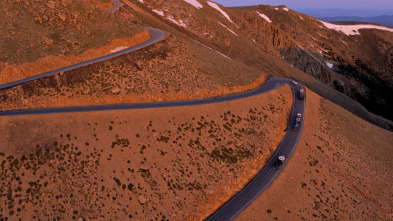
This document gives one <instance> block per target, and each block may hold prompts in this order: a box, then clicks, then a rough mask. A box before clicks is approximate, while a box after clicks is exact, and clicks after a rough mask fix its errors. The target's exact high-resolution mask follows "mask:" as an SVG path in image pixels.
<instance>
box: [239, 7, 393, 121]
mask: <svg viewBox="0 0 393 221" xmlns="http://www.w3.org/2000/svg"><path fill="white" fill-rule="evenodd" d="M234 10H235V11H236V12H237V14H238V15H239V17H242V18H243V19H244V20H245V21H246V22H247V23H249V24H250V25H251V26H252V27H253V28H254V29H255V30H258V35H257V36H258V37H257V39H258V40H257V42H258V44H259V45H260V47H261V49H262V50H263V51H265V52H267V53H269V54H272V55H275V56H281V57H282V58H283V59H284V60H285V61H287V62H288V63H289V64H291V65H292V66H294V67H296V68H298V69H300V70H301V71H303V72H305V73H307V74H309V75H311V76H313V77H314V78H316V79H318V80H320V81H322V82H324V83H325V84H327V85H329V86H331V87H333V88H334V89H336V90H338V91H340V92H342V93H344V94H346V95H348V96H349V97H351V98H352V99H354V100H356V101H358V102H360V103H361V104H362V105H363V106H364V107H366V108H367V109H368V110H369V111H371V112H373V113H375V114H377V115H380V116H383V117H385V118H387V119H390V120H393V113H392V112H391V111H389V110H392V109H393V98H391V97H390V96H386V95H388V94H393V68H392V66H393V61H392V57H393V55H392V45H393V33H392V32H389V31H380V30H374V29H360V30H359V33H360V35H346V34H344V33H342V32H338V31H336V30H332V29H328V28H327V27H325V26H324V25H323V24H322V23H321V22H320V21H319V20H317V19H314V18H312V17H309V16H307V15H303V14H300V13H297V12H295V11H286V10H285V9H283V8H282V7H277V10H276V9H273V7H270V6H256V7H244V8H237V9H234ZM255 12H259V13H263V15H267V17H269V18H270V19H271V20H272V22H271V23H269V22H267V21H266V20H264V19H261V18H260V17H261V16H259V15H258V13H255ZM248 34H250V36H252V35H253V33H251V32H248ZM389 47H390V48H389ZM277 52H278V53H277Z"/></svg>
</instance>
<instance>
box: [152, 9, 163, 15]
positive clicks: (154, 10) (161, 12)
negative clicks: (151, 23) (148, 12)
mask: <svg viewBox="0 0 393 221" xmlns="http://www.w3.org/2000/svg"><path fill="white" fill-rule="evenodd" d="M153 12H155V13H157V14H158V15H161V16H164V12H163V11H159V10H156V9H153Z"/></svg>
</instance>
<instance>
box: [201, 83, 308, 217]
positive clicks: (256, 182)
mask: <svg viewBox="0 0 393 221" xmlns="http://www.w3.org/2000/svg"><path fill="white" fill-rule="evenodd" d="M279 82H281V83H288V84H290V80H289V79H280V80H279ZM290 85H291V84H290ZM291 87H292V91H293V96H294V97H293V101H294V102H293V105H292V111H291V114H290V118H289V124H288V128H287V133H286V134H285V136H284V139H283V140H282V141H281V143H280V145H279V146H278V148H277V150H276V151H275V152H274V154H273V156H272V157H271V159H270V160H269V162H268V163H267V164H266V165H265V166H264V167H263V169H262V170H261V171H259V172H258V174H257V175H256V176H255V177H254V178H253V179H252V180H251V181H250V182H249V183H248V184H247V185H246V186H245V187H244V188H243V189H241V190H240V191H239V192H238V193H237V194H236V195H234V196H233V197H232V198H231V199H230V200H229V201H227V202H226V203H225V204H224V205H223V206H221V207H220V208H219V209H218V210H217V211H216V212H215V213H213V214H212V215H211V216H210V217H208V218H207V221H213V220H214V221H218V220H220V221H221V220H222V221H224V220H232V219H234V218H235V217H236V216H237V215H238V214H239V213H240V212H241V211H243V209H245V208H246V207H247V206H248V205H249V204H251V202H252V201H254V200H255V199H256V198H257V197H258V196H259V195H260V194H261V193H262V192H263V191H264V190H265V189H266V188H267V187H268V186H269V185H270V183H271V182H272V181H273V180H274V179H275V178H276V177H277V175H278V174H279V173H280V171H281V170H282V169H283V168H284V167H285V164H286V163H287V162H288V159H289V157H290V156H291V155H292V152H293V151H294V149H295V147H296V144H297V142H298V141H299V138H300V135H301V133H302V130H303V122H304V115H305V114H304V113H305V108H306V102H305V100H299V99H298V96H299V90H300V89H302V88H303V86H301V85H291ZM298 113H300V114H302V121H301V125H300V128H299V130H298V131H297V132H295V131H294V130H293V127H294V124H295V118H296V115H297V114H298ZM278 156H285V157H286V160H285V162H284V165H283V166H282V167H281V168H280V169H278V170H275V169H273V166H274V164H275V163H276V161H277V159H278Z"/></svg>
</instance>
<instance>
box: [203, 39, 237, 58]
mask: <svg viewBox="0 0 393 221" xmlns="http://www.w3.org/2000/svg"><path fill="white" fill-rule="evenodd" d="M196 43H198V44H200V45H202V46H203V47H205V48H207V49H210V50H212V51H214V52H216V53H217V54H219V55H221V56H223V57H225V58H228V59H231V58H230V57H228V56H226V55H225V54H223V53H221V52H219V51H216V50H214V49H213V48H211V47H209V46H207V45H204V44H202V43H200V42H199V41H196Z"/></svg>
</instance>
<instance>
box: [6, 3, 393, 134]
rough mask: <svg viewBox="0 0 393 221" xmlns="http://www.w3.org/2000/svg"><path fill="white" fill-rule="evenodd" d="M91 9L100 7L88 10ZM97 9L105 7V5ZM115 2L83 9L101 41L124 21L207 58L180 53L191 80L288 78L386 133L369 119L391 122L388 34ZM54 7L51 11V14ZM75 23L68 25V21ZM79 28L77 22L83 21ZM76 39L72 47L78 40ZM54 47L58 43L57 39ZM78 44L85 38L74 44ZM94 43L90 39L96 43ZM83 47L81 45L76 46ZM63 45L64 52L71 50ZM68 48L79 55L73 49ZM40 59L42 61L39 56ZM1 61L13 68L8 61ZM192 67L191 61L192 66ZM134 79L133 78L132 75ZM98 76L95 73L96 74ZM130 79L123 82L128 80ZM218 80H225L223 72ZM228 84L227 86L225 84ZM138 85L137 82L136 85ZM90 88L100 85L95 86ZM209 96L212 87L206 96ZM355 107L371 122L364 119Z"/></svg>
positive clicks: (258, 10)
mask: <svg viewBox="0 0 393 221" xmlns="http://www.w3.org/2000/svg"><path fill="white" fill-rule="evenodd" d="M93 2H95V3H96V4H97V5H99V6H100V7H97V6H91V5H92V3H93ZM103 2H106V3H105V4H104V3H103ZM122 2H123V3H124V4H123V6H122V7H120V8H119V10H117V11H116V12H115V13H114V14H115V15H110V14H109V13H108V10H107V9H108V8H110V7H111V6H110V5H109V4H110V1H89V2H86V3H84V5H85V7H88V6H91V7H93V9H95V10H93V12H96V13H95V14H94V15H96V16H93V14H92V16H89V18H90V17H93V18H96V19H98V20H101V19H103V20H105V21H110V22H109V23H108V24H107V25H105V24H106V23H104V25H100V26H99V27H98V26H94V25H91V24H90V23H89V24H90V25H91V26H92V27H95V28H96V29H99V30H97V32H99V31H102V33H106V34H107V33H108V31H106V28H107V29H110V27H111V25H110V24H112V23H113V20H116V19H118V20H116V21H118V23H115V26H114V27H112V29H114V30H116V31H114V30H113V31H112V33H113V34H112V35H116V36H117V37H119V36H124V35H127V31H126V30H128V29H124V28H121V29H119V28H116V27H120V26H124V27H127V26H126V25H125V24H123V23H122V22H123V21H125V20H127V21H133V23H131V24H134V23H135V24H140V25H144V26H152V27H157V28H161V29H162V30H166V31H168V32H169V33H171V35H172V36H171V38H172V39H171V41H172V42H175V45H173V46H171V48H174V47H176V46H179V47H181V48H190V47H191V48H195V44H197V45H199V46H200V48H199V49H198V51H200V53H201V54H207V53H208V54H209V55H208V56H199V55H198V53H199V52H196V51H195V50H188V52H184V53H192V54H195V55H196V57H197V58H196V60H198V62H199V63H200V64H198V65H197V66H199V67H200V68H195V67H194V66H195V65H186V66H189V67H188V68H186V69H185V70H190V71H191V70H192V71H193V72H195V73H194V74H196V75H198V76H202V77H203V78H211V77H212V76H213V75H217V76H219V77H218V78H217V77H213V79H212V80H213V82H214V81H216V82H214V83H217V84H219V85H221V86H225V85H224V83H225V84H227V85H228V84H231V85H244V84H248V83H250V81H252V80H253V79H254V80H255V79H256V78H258V76H259V74H260V73H261V72H263V73H267V74H271V75H281V76H285V77H292V78H295V79H297V80H299V81H301V82H302V83H305V84H306V85H307V86H309V87H310V88H311V89H312V90H314V91H316V92H317V93H318V94H320V95H321V96H323V97H325V98H328V99H330V100H332V101H333V102H335V103H337V104H339V105H341V106H343V107H345V108H346V109H348V110H350V111H352V112H353V113H356V114H357V115H358V116H360V117H362V118H364V119H367V120H369V121H370V122H373V123H374V124H377V125H379V126H382V127H384V128H387V129H391V128H393V123H392V122H391V121H386V120H385V119H382V118H380V117H378V116H376V115H379V116H383V117H385V118H387V119H390V120H392V119H393V116H392V115H391V111H389V110H391V109H392V108H393V101H392V100H391V98H390V97H388V96H386V94H391V93H392V90H393V86H392V85H393V83H392V75H391V73H392V70H393V67H392V65H393V62H392V60H393V58H392V50H391V49H389V48H390V47H392V45H393V40H392V39H393V38H392V35H393V33H392V32H390V31H391V29H388V28H386V27H382V26H380V27H379V28H380V29H386V30H376V29H359V28H356V27H352V28H351V27H348V26H339V25H333V24H329V23H323V22H321V21H319V20H317V19H315V18H312V17H309V16H307V15H304V14H301V13H298V12H295V11H292V10H290V9H287V8H286V7H285V6H279V7H272V6H256V7H243V8H225V7H223V6H221V5H218V4H216V3H214V2H211V1H206V0H173V1H164V0H157V1H139V0H133V1H129V0H124V1H122ZM15 4H16V3H15ZM34 4H36V5H40V4H41V5H44V6H45V8H48V9H47V10H48V11H49V12H50V10H52V11H53V13H58V12H56V11H59V10H58V9H59V8H62V9H63V8H67V10H70V11H71V10H72V11H77V10H78V7H79V6H78V7H76V6H77V5H80V4H81V3H80V4H79V3H68V2H67V1H62V2H58V3H56V4H57V5H55V6H52V4H51V3H45V4H44V3H43V2H35V3H34ZM89 4H90V5H89ZM11 5H12V4H11ZM18 5H26V3H23V2H20V3H18ZM48 5H49V6H48ZM86 5H87V6H86ZM74 6H75V7H76V8H74ZM8 7H10V6H8ZM20 7H21V6H20ZM53 7H54V9H51V8H53ZM104 7H106V11H105V10H101V9H102V8H104ZM25 8H26V7H25ZM26 10H27V9H26ZM9 11H12V10H9ZM73 13H74V12H73ZM74 14H75V13H74ZM40 16H41V17H44V15H37V16H35V17H37V18H36V19H38V21H35V22H34V24H35V25H38V26H39V27H41V26H42V24H46V23H48V25H49V26H50V24H51V23H50V21H46V20H45V19H40V18H41V17H40ZM67 16H68V17H67V18H73V17H75V16H73V15H72V13H71V14H70V15H67ZM81 16H86V14H83V15H80V17H77V18H82V17H81ZM35 17H34V18H35ZM47 17H48V16H47ZM50 17H51V16H50ZM54 17H56V16H54ZM57 17H58V16H57ZM57 17H56V18H57ZM51 18H52V17H51ZM83 18H84V17H83ZM53 19H54V18H53ZM33 20H34V19H33ZM74 20H75V18H74V19H73V20H72V21H74ZM80 20H81V21H84V20H86V19H80ZM59 21H60V20H59ZM67 21H71V20H68V19H66V20H65V21H64V22H66V23H67ZM77 21H78V20H77ZM87 21H88V20H87ZM40 22H42V24H41V23H40ZM64 22H63V23H64ZM56 24H57V23H56ZM61 24H62V23H61ZM70 25H71V26H72V27H74V26H75V27H74V29H76V30H79V29H78V27H79V26H81V25H84V26H88V24H79V25H78V24H73V23H72V22H71V23H70ZM128 25H130V24H128ZM45 27H46V26H45ZM67 27H68V26H67ZM58 29H59V30H63V31H61V32H59V33H62V34H63V33H67V30H68V29H67V28H66V26H64V27H58ZM96 29H94V30H96ZM346 29H348V30H347V31H348V32H347V33H344V32H341V31H339V30H344V31H345V30H346ZM83 31H84V29H80V32H81V33H83ZM72 33H74V34H75V33H78V31H73V32H72ZM91 33H93V32H91ZM99 33H101V32H99ZM63 35H64V34H63ZM33 36H34V35H33ZM51 36H52V37H53V36H54V35H50V36H49V37H51ZM67 36H68V35H67ZM103 36H105V34H104V35H103ZM75 37H78V39H79V38H80V37H81V36H75ZM51 39H52V38H51ZM59 39H60V40H63V39H64V36H63V37H61V38H59ZM80 39H84V38H83V37H81V38H80ZM94 39H97V38H94ZM52 40H53V39H52ZM52 40H50V39H49V46H48V48H51V47H55V45H56V44H55V42H54V43H53V44H52ZM101 40H102V39H97V42H98V41H101ZM32 42H35V41H32ZM87 42H89V41H87ZM47 43H48V42H47ZM47 43H45V42H41V43H40V44H39V43H37V45H42V44H44V45H45V44H46V45H48V44H47ZM82 43H83V40H82V42H81V43H78V44H82ZM86 44H87V43H86ZM10 45H12V44H10ZM66 45H68V46H70V45H74V44H66ZM180 45H181V46H180ZM75 47H77V48H82V47H81V46H80V45H78V46H75ZM171 48H170V50H171ZM26 49H27V48H26ZM33 49H34V50H33ZM67 50H69V52H67V53H76V52H77V51H78V50H74V49H71V48H70V49H67ZM29 51H34V52H36V51H37V50H35V48H29ZM38 51H40V50H38ZM41 52H42V53H48V52H46V51H44V52H43V51H41ZM178 52H180V53H178ZM178 52H176V53H174V54H172V55H171V56H172V57H176V56H178V58H176V60H179V62H180V63H182V64H188V63H190V62H189V61H190V59H189V58H187V59H186V58H185V56H184V55H181V53H183V52H182V51H178ZM37 53H38V52H37ZM212 53H213V54H215V55H213V54H212ZM6 54H7V53H6ZM49 54H50V53H49ZM217 55H218V56H221V57H222V58H225V59H227V62H222V61H219V62H218V63H217V62H216V61H213V60H214V59H211V58H210V57H211V56H214V57H217ZM22 57H23V56H22ZM202 57H205V58H206V59H205V58H202ZM6 60H7V61H8V60H9V61H12V59H6ZM165 60H166V58H163V59H161V61H162V62H166V61H165ZM191 60H195V59H192V58H191ZM132 62H133V63H135V62H138V61H136V60H135V61H132ZM147 62H148V64H147V67H146V68H144V71H145V72H155V69H156V68H155V64H156V63H155V61H153V60H151V61H147ZM193 62H194V61H193ZM229 63H230V65H231V66H232V67H237V68H231V69H232V70H237V69H243V68H245V67H246V66H247V68H246V69H249V70H251V69H252V70H251V71H247V72H248V73H247V74H243V75H241V78H243V79H247V80H240V81H238V80H237V77H236V76H235V75H232V74H230V75H228V74H224V71H223V70H221V68H220V67H219V66H221V67H223V66H225V67H229V66H228V65H227V64H229ZM292 67H296V68H297V70H294V69H293V68H292ZM111 69H112V68H111ZM115 69H116V70H115V71H114V72H115V73H114V74H116V72H119V73H121V72H122V70H120V69H119V67H115ZM165 69H167V68H165ZM9 70H12V69H9ZM171 70H172V69H171ZM137 71H140V70H139V69H138V70H137ZM99 72H102V70H100V71H99ZM127 72H128V71H127ZM131 72H135V71H131ZM131 72H129V74H131V75H132V73H131ZM176 72H177V73H176V74H179V77H181V78H182V76H184V75H185V72H184V71H179V70H176ZM213 73H214V74H213ZM225 73H228V72H227V71H225ZM305 73H306V74H305ZM127 75H128V74H127ZM229 76H231V77H229ZM310 76H311V78H310ZM227 77H229V79H228V80H224V78H227ZM315 80H317V81H315ZM149 81H150V80H149ZM138 82H143V80H142V81H138ZM321 82H322V84H321ZM85 83H86V82H85ZM93 83H94V84H101V82H93ZM65 84H66V85H68V84H69V82H65ZM89 84H90V83H89ZM121 84H122V83H121V82H113V83H112V84H111V86H110V88H114V87H120V86H119V85H121ZM136 84H138V83H136ZM163 84H165V83H164V82H160V83H159V85H161V86H162V87H165V86H163ZM187 85H194V86H195V87H204V84H203V83H201V84H199V83H198V85H195V84H191V83H187ZM140 86H143V85H136V86H135V87H136V88H138V87H140ZM161 86H160V87H161ZM41 88H42V85H41V86H40V87H37V89H39V90H41ZM175 88H176V87H175ZM175 88H173V89H169V90H166V91H164V92H165V94H167V93H178V92H179V90H178V89H175ZM215 88H219V87H215ZM211 89H212V87H210V88H209V89H208V90H211ZM65 90H67V92H68V95H66V96H68V97H70V95H72V94H73V95H77V96H79V95H78V94H77V91H76V90H73V89H70V88H66V89H65ZM78 90H79V89H78ZM99 90H100V89H99ZM124 90H126V89H123V91H124ZM213 90H214V89H213ZM161 91H163V90H161ZM158 92H160V91H158ZM18 93H19V92H18ZM53 93H55V94H53ZM56 93H57V92H56V90H55V91H54V92H49V93H48V92H47V91H42V92H40V93H38V94H40V96H41V95H45V94H48V96H49V95H50V97H51V98H52V97H56V96H58V95H59V96H60V95H62V96H64V94H67V93H64V92H61V93H60V92H59V93H58V94H56ZM79 93H81V92H79ZM135 93H136V94H138V93H140V92H139V91H136V92H135ZM22 94H23V92H22ZM345 95H347V96H348V97H346V96H345ZM24 97H26V96H24ZM178 97H179V96H178ZM34 99H35V98H34ZM38 99H46V98H45V97H43V98H38ZM19 100H20V99H19ZM32 102H33V101H32ZM358 102H359V103H360V104H361V105H359V103H358ZM33 103H34V102H33ZM60 103H61V102H60ZM362 106H364V107H366V108H367V109H368V111H371V112H372V113H374V114H376V115H373V114H370V113H369V112H368V111H366V110H365V109H364V108H363V107H362Z"/></svg>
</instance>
